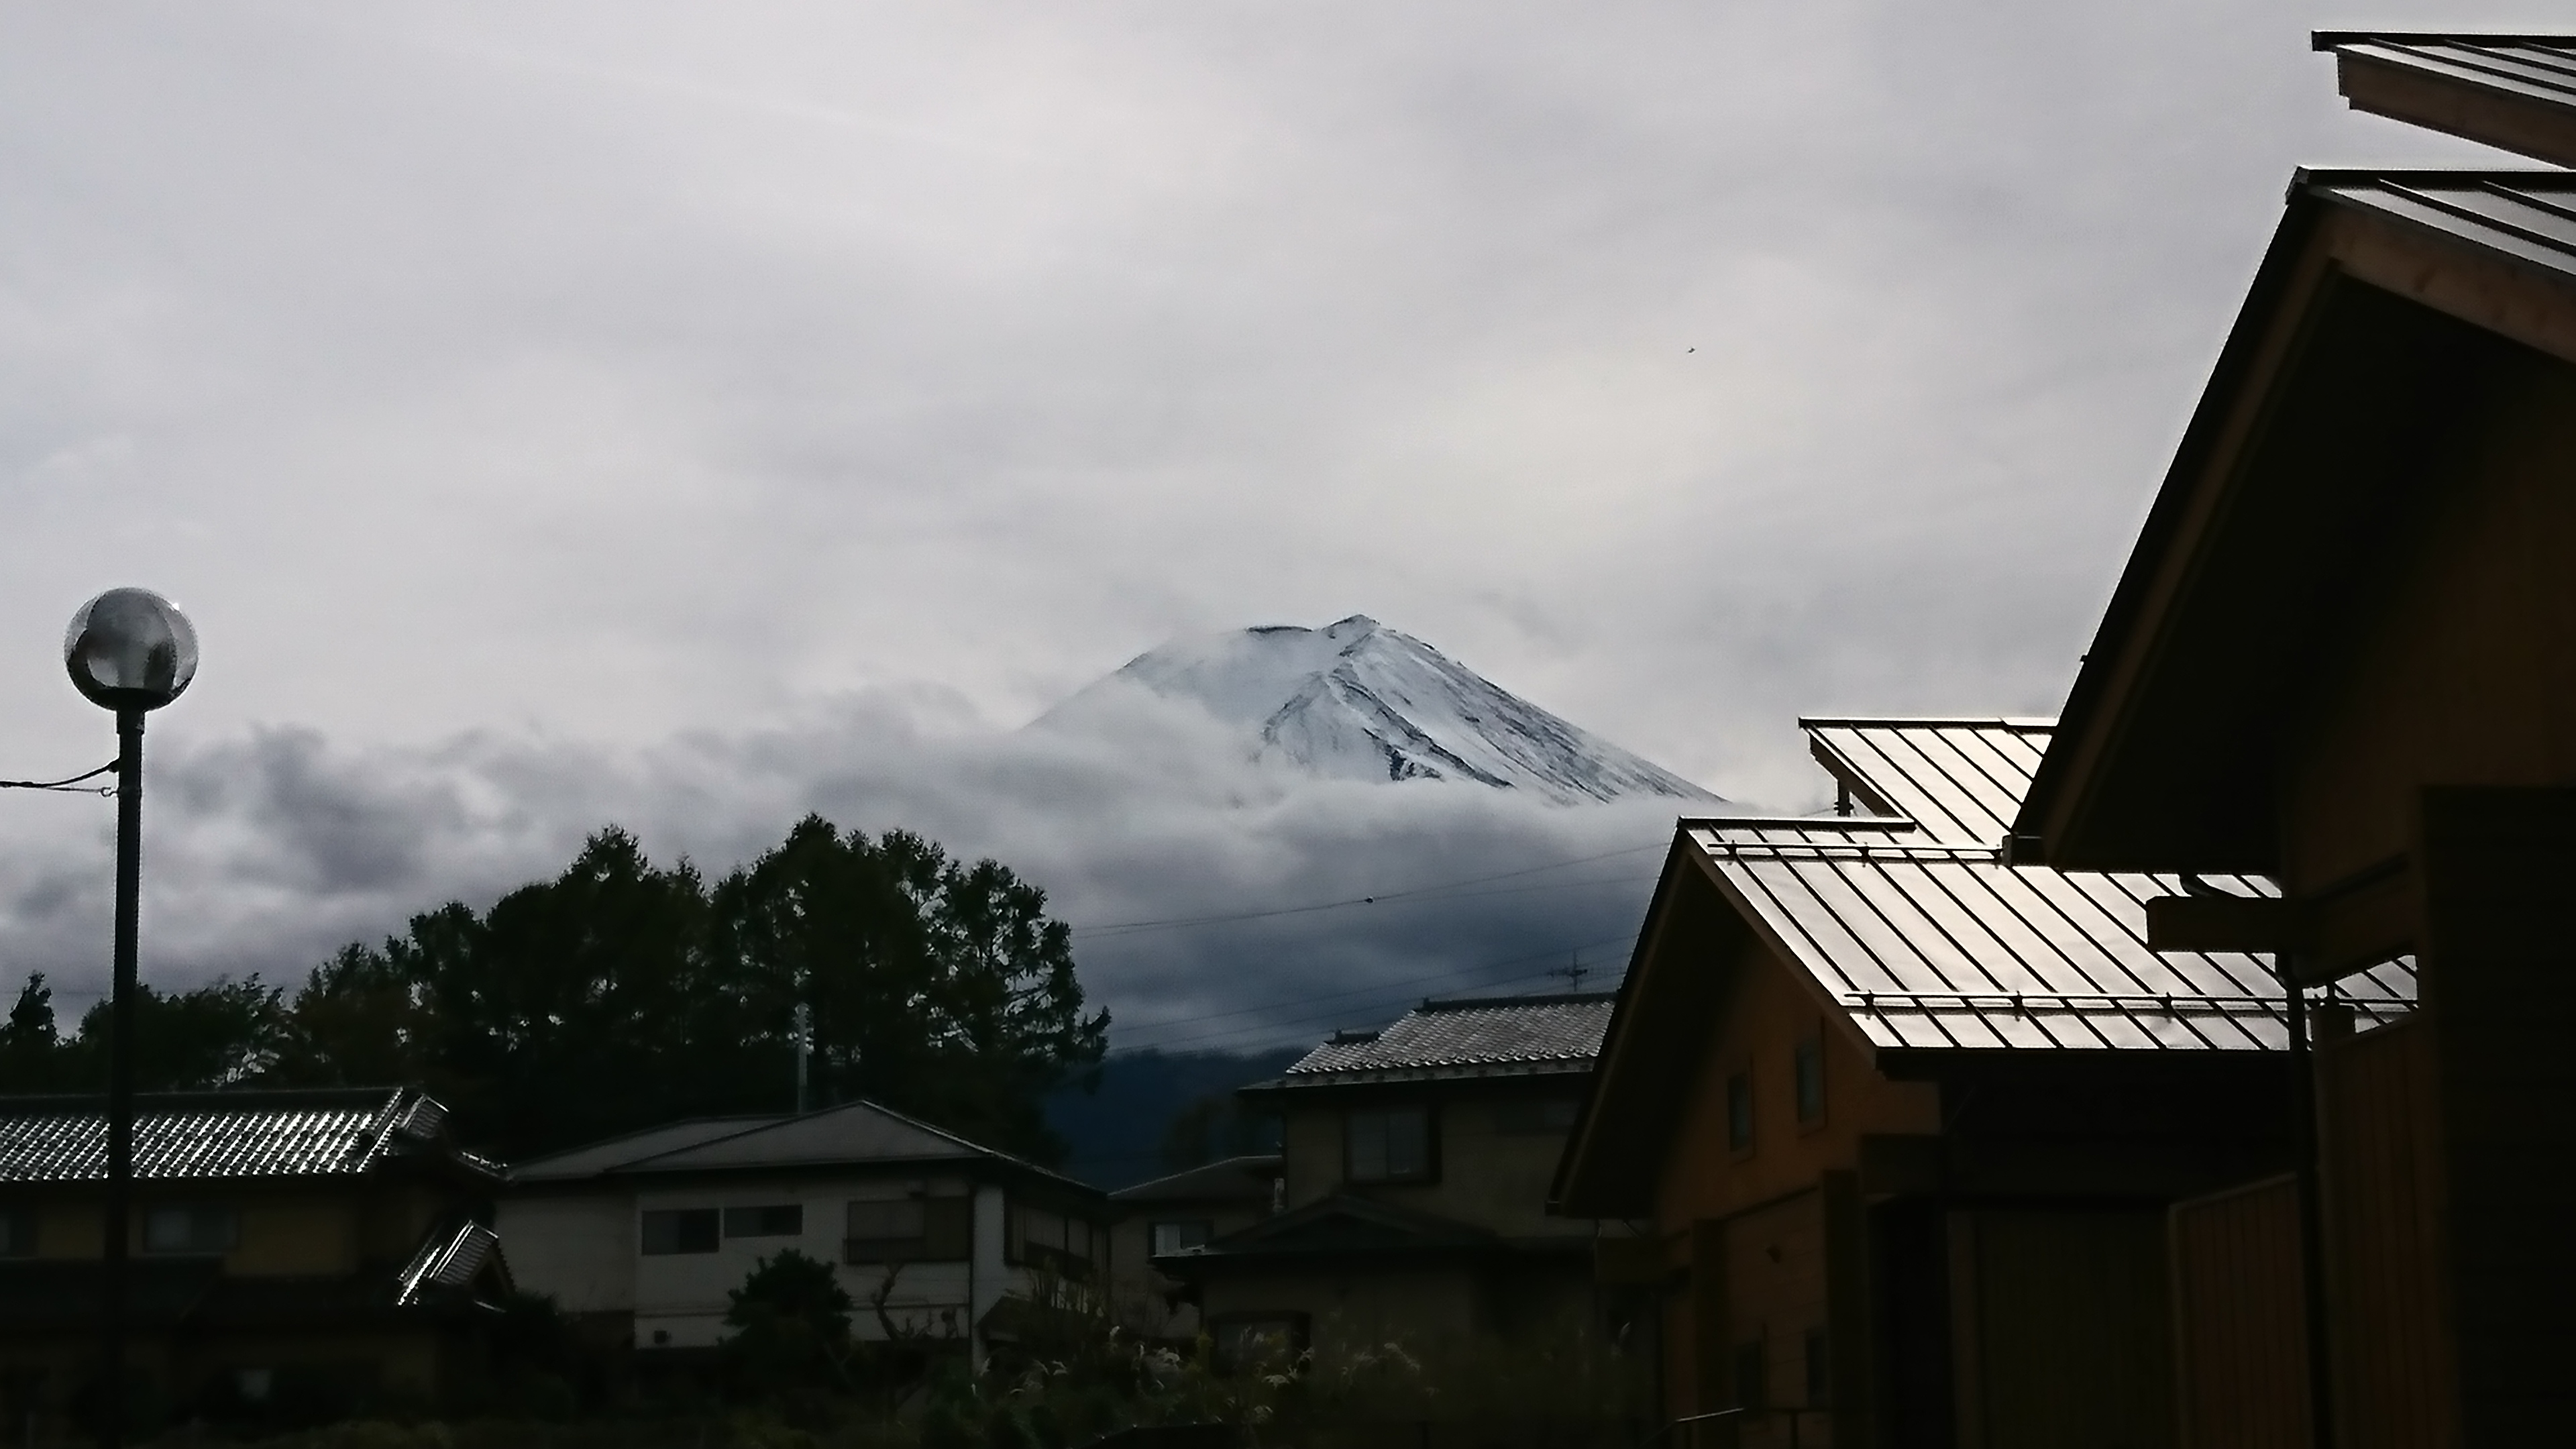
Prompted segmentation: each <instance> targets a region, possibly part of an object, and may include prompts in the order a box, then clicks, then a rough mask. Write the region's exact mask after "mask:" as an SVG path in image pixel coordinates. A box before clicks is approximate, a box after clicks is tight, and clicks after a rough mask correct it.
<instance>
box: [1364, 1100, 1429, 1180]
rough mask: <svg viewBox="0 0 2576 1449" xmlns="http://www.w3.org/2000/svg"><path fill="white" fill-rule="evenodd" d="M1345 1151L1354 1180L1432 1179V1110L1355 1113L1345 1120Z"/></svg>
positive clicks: (1395, 1109)
mask: <svg viewBox="0 0 2576 1449" xmlns="http://www.w3.org/2000/svg"><path fill="white" fill-rule="evenodd" d="M1342 1150H1343V1153H1344V1155H1345V1156H1346V1158H1347V1161H1345V1162H1344V1163H1343V1171H1344V1174H1345V1175H1346V1176H1347V1177H1349V1179H1350V1180H1351V1181H1353V1182H1429V1181H1430V1180H1431V1109H1430V1108H1428V1107H1390V1108H1386V1109H1383V1110H1380V1111H1374V1112H1353V1113H1351V1114H1350V1115H1349V1116H1347V1117H1345V1118H1343V1119H1342Z"/></svg>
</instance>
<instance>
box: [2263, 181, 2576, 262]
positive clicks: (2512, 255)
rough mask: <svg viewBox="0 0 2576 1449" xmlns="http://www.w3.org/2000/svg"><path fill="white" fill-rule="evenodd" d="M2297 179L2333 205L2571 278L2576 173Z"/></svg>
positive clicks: (2574, 256)
mask: <svg viewBox="0 0 2576 1449" xmlns="http://www.w3.org/2000/svg"><path fill="white" fill-rule="evenodd" d="M2297 184H2298V185H2299V186H2301V187H2303V188H2305V189H2306V190H2307V191H2308V192H2309V193H2310V194H2312V195H2314V196H2317V197H2319V198H2321V199H2323V200H2325V201H2328V202H2331V203H2334V204H2336V205H2340V206H2348V207H2351V208H2353V209H2355V210H2358V211H2365V212H2369V213H2372V214H2373V215H2376V216H2380V217H2384V218H2387V219H2389V220H2392V221H2396V222H2399V223H2402V224H2405V225H2409V226H2415V227H2421V228H2423V229H2425V230H2428V231H2435V232H2439V233H2441V234H2442V235H2443V236H2445V237H2447V238H2449V239H2450V240H2453V241H2457V242H2466V243H2468V244H2469V245H2471V246H2474V247H2477V248H2479V249H2480V250H2483V251H2486V252H2490V253H2493V254H2494V255H2496V256H2498V257H2501V258H2503V259H2504V260H2506V261H2509V262H2513V263H2516V264H2519V265H2522V266H2526V267H2534V268H2538V269H2540V270H2543V271H2547V272H2550V273H2553V274H2555V275H2556V277H2557V278H2558V279H2560V280H2562V281H2576V172H2567V171H2324V170H2303V171H2301V172H2300V173H2299V175H2298V182H2297Z"/></svg>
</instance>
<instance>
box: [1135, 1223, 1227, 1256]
mask: <svg viewBox="0 0 2576 1449" xmlns="http://www.w3.org/2000/svg"><path fill="white" fill-rule="evenodd" d="M1165 1228H1175V1229H1187V1228H1196V1229H1197V1230H1198V1241H1196V1242H1192V1243H1180V1244H1176V1245H1175V1246H1173V1247H1169V1248H1166V1247H1164V1246H1162V1241H1163V1230H1164V1229H1165ZM1215 1236H1216V1224H1215V1222H1213V1221H1212V1220H1210V1219H1207V1218H1155V1219H1153V1220H1151V1221H1149V1222H1147V1223H1146V1224H1145V1256H1146V1257H1149V1258H1159V1257H1163V1256H1165V1255H1166V1254H1170V1253H1186V1252H1188V1251H1189V1250H1190V1249H1192V1248H1201V1247H1205V1246H1207V1244H1208V1242H1209V1241H1210V1240H1211V1239H1213V1238H1214V1237H1215Z"/></svg>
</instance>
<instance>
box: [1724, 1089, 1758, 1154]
mask: <svg viewBox="0 0 2576 1449" xmlns="http://www.w3.org/2000/svg"><path fill="white" fill-rule="evenodd" d="M1726 1148H1727V1150H1728V1151H1729V1152H1738V1153H1742V1152H1750V1151H1752V1150H1753V1074H1752V1073H1750V1072H1737V1073H1736V1074H1735V1075H1734V1076H1731V1077H1729V1078H1727V1079H1726Z"/></svg>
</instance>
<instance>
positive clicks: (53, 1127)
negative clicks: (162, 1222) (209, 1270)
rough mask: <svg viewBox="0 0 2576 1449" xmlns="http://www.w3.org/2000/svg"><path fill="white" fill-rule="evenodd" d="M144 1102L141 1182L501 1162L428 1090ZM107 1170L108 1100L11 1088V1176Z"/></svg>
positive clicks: (138, 1136) (170, 1097) (164, 1095)
mask: <svg viewBox="0 0 2576 1449" xmlns="http://www.w3.org/2000/svg"><path fill="white" fill-rule="evenodd" d="M134 1106H135V1117H134V1176H135V1179H136V1180H137V1181H140V1182H181V1181H208V1180H239V1179H248V1178H303V1177H348V1176H356V1175H360V1174H364V1173H369V1172H374V1171H377V1170H379V1169H382V1168H384V1167H386V1166H388V1165H389V1164H391V1163H394V1162H397V1161H420V1162H436V1163H443V1164H447V1165H450V1166H453V1167H456V1168H459V1169H462V1170H464V1171H467V1172H469V1173H472V1174H475V1175H478V1176H488V1177H498V1176H499V1174H500V1171H501V1169H500V1168H499V1166H498V1165H497V1164H495V1163H491V1162H486V1161H484V1160H483V1159H482V1158H479V1157H475V1156H474V1155H472V1154H471V1153H467V1152H463V1151H460V1150H458V1149H457V1148H456V1147H455V1145H454V1144H453V1143H452V1142H451V1141H450V1140H449V1137H448V1134H447V1108H446V1107H445V1106H443V1105H442V1104H440V1102H439V1101H438V1100H437V1099H436V1098H434V1097H432V1096H430V1095H429V1094H428V1093H426V1092H423V1091H421V1090H420V1089H418V1088H416V1087H334V1088H317V1089H307V1090H284V1091H279V1090H247V1089H228V1090H223V1091H210V1092H144V1093H138V1094H137V1095H136V1097H135V1099H134ZM106 1178H107V1099H106V1098H104V1097H92V1096H25V1097H0V1183H56V1182H103V1181H105V1180H106Z"/></svg>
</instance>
